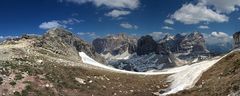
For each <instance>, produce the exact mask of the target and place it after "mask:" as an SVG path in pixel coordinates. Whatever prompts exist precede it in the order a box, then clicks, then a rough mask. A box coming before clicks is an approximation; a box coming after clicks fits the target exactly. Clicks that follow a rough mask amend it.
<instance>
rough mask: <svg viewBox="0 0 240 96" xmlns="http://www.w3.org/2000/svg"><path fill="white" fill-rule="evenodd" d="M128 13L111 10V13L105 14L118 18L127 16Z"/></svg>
mask: <svg viewBox="0 0 240 96" xmlns="http://www.w3.org/2000/svg"><path fill="white" fill-rule="evenodd" d="M130 13H131V12H130V11H124V10H116V9H115V10H112V11H111V12H109V13H107V14H105V15H106V16H110V17H114V18H116V17H120V16H124V15H128V14H130Z"/></svg>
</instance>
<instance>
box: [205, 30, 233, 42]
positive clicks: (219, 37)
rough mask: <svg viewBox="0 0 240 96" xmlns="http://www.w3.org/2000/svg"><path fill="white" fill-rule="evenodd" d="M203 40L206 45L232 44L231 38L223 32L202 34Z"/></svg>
mask: <svg viewBox="0 0 240 96" xmlns="http://www.w3.org/2000/svg"><path fill="white" fill-rule="evenodd" d="M204 38H205V40H206V43H207V44H210V45H213V44H222V43H232V41H233V39H232V36H230V35H228V34H226V33H224V32H212V33H211V34H204Z"/></svg>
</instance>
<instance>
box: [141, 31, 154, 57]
mask: <svg viewBox="0 0 240 96" xmlns="http://www.w3.org/2000/svg"><path fill="white" fill-rule="evenodd" d="M157 47H158V45H157V42H156V41H154V40H153V38H152V37H151V36H149V35H147V36H143V37H141V38H140V39H139V40H138V43H137V54H138V55H145V54H149V53H156V51H157Z"/></svg>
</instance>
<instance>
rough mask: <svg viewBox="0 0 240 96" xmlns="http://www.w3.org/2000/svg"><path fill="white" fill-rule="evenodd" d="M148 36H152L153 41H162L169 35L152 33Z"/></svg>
mask: <svg viewBox="0 0 240 96" xmlns="http://www.w3.org/2000/svg"><path fill="white" fill-rule="evenodd" d="M149 35H150V36H152V37H153V39H154V40H155V41H158V40H160V39H163V38H164V37H165V36H166V35H169V34H168V33H165V32H152V33H150V34H149Z"/></svg>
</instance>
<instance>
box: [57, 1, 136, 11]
mask: <svg viewBox="0 0 240 96" xmlns="http://www.w3.org/2000/svg"><path fill="white" fill-rule="evenodd" d="M60 1H61V2H63V1H67V2H72V3H77V4H84V3H93V4H94V5H96V6H97V7H100V6H106V7H109V8H118V9H122V8H128V9H132V10H133V9H136V8H138V7H139V4H140V2H139V0H60Z"/></svg>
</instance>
